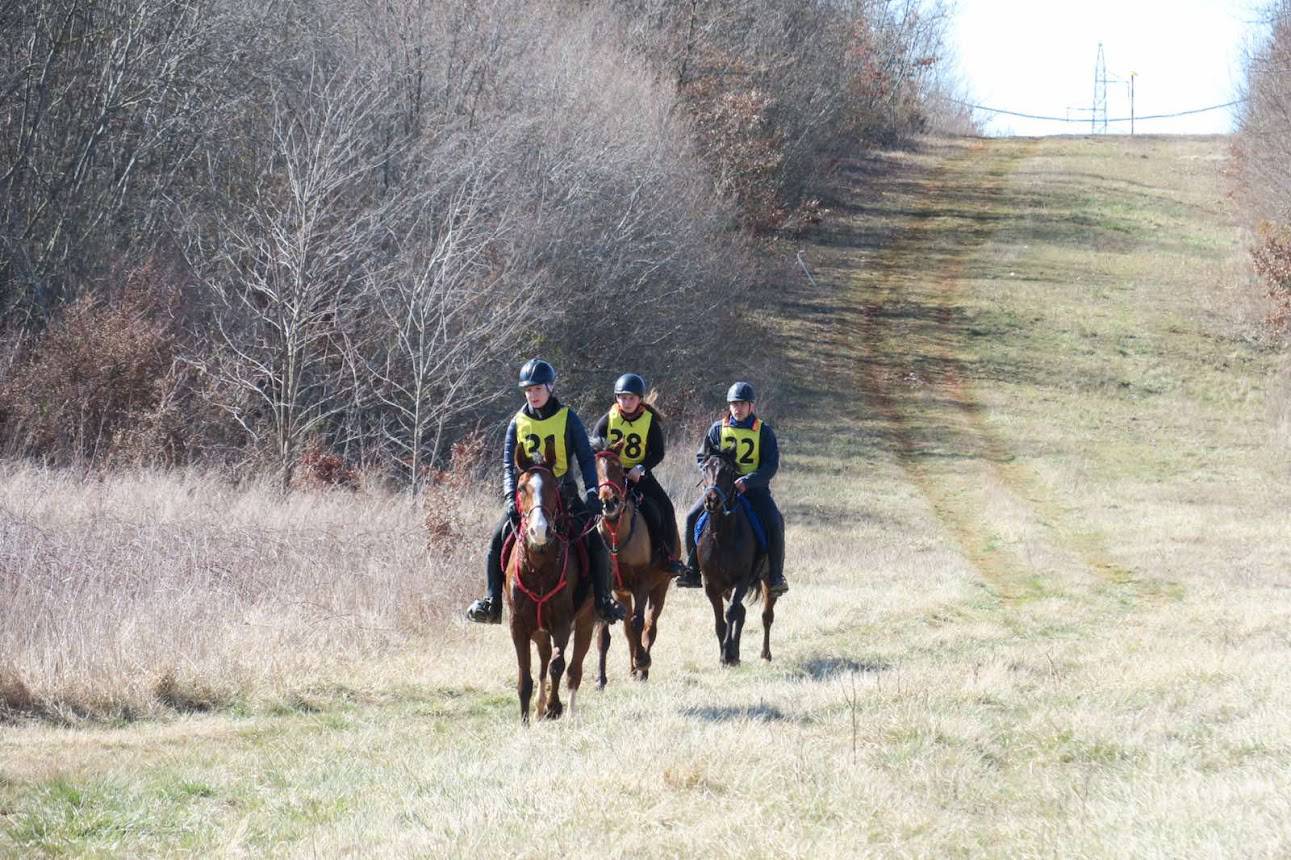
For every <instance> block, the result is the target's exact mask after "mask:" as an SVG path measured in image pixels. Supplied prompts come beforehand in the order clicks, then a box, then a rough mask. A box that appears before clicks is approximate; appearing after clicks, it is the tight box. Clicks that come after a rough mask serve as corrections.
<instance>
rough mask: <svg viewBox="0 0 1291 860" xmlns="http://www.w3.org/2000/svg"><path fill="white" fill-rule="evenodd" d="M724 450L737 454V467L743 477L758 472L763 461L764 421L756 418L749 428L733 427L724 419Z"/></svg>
mask: <svg viewBox="0 0 1291 860" xmlns="http://www.w3.org/2000/svg"><path fill="white" fill-rule="evenodd" d="M722 450H723V451H734V452H735V465H736V467H737V468H738V469H739V470H740V474H741V475H747V474H749V473H750V472H753V471H756V470H757V468H758V464H759V463H760V462H761V460H762V419H761V418H754V419H753V426H752V427H749V428H747V429H746V428H744V427H732V426H731V425H730V419H729V418H723V419H722Z"/></svg>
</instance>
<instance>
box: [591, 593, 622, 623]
mask: <svg viewBox="0 0 1291 860" xmlns="http://www.w3.org/2000/svg"><path fill="white" fill-rule="evenodd" d="M596 614H597V615H599V616H600V617H601V620H602V621H604V622H605V623H606V624H613V623H614V622H615V621H622V620H623V619H624V618H626V617H627V614H628V612H627V610H626V609H624V608H623V604H622V603H619V602H618V601H617V600H615V599H614V598H613V597H610V596H609V595H608V594H607V595H605V597H604V598H603V599H601V600H597V601H596Z"/></svg>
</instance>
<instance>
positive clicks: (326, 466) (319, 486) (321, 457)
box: [292, 439, 359, 490]
mask: <svg viewBox="0 0 1291 860" xmlns="http://www.w3.org/2000/svg"><path fill="white" fill-rule="evenodd" d="M292 484H293V486H295V487H296V488H297V489H301V490H326V489H332V488H337V487H339V488H343V489H347V490H355V489H358V486H359V472H358V470H357V469H355V468H354V467H353V466H351V465H349V464H348V463H346V462H345V458H344V457H342V456H341V455H340V454H337V453H336V452H335V451H331V450H329V449H328V448H327V447H326V446H325V445H324V444H323V442H322V441H321V440H318V439H314V440H312V441H311V442H310V444H309V446H308V447H307V448H306V449H305V451H304V453H302V454H301V455H300V459H299V461H298V462H297V463H296V468H295V469H293V470H292Z"/></svg>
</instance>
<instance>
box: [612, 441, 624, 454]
mask: <svg viewBox="0 0 1291 860" xmlns="http://www.w3.org/2000/svg"><path fill="white" fill-rule="evenodd" d="M626 444H627V440H626V439H620V440H619V441H617V442H615V443H614V444H613V445H611V446H610V450H611V451H613V452H614V453H615V454H622V453H623V446H624V445H626Z"/></svg>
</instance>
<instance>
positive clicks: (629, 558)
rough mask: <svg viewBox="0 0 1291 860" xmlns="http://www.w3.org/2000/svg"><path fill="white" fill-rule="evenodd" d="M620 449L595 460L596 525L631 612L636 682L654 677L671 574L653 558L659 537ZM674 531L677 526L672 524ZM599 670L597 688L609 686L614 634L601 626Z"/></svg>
mask: <svg viewBox="0 0 1291 860" xmlns="http://www.w3.org/2000/svg"><path fill="white" fill-rule="evenodd" d="M620 447H622V443H620V444H619V445H616V446H614V447H612V448H610V449H607V450H603V451H598V452H597V454H596V483H597V487H598V493H599V494H600V497H601V509H602V514H601V519H600V521H599V523H598V524H597V528H598V529H600V532H601V537H602V538H604V540H605V545H606V546H607V547H609V550H610V572H611V583H610V584H611V585H612V586H613V588H614V596H615V597H616V598H618V601H619V602H620V603H622V604H623V608H624V609H625V610H627V619H626V620H625V621H624V623H623V636H624V638H626V639H627V642H628V659H629V663H630V667H631V670H632V677H634V678H638V679H640V680H642V681H644V680H646V679H647V678H649V677H650V649H651V648H653V647H654V640H655V637H656V636H658V635H659V614H660V613H661V612H663V603H664V600H665V599H666V598H667V596H668V585H669V583H671V582H672V574H671V573H669V572H668V571H667V570H666V569H665V568H664V567H663V562H662V561H661V560H660V559H657V558H656V557H655V555H654V551H653V550H654V542H653V539H654V537H655V535H652V534H650V527H649V526H648V525H647V524H646V519H645V517H644V516H643V515H642V514H641V511H640V510H639V508H638V507H637V503H636V500H634V499H633V498H632V494H631V493H629V492H628V482H627V476H626V474H625V471H624V469H623V464H622V463H621V462H620V461H619V448H620ZM672 528H673V529H676V528H677V525H676V523H673V524H672ZM597 629H598V643H597V644H598V646H599V650H600V657H601V659H600V670H599V674H598V675H597V678H596V682H597V686H598V687H604V686H605V681H606V678H605V656H606V654H607V653H608V651H609V650H610V628H609V625H607V624H605V623H604V622H600V623H598V627H597Z"/></svg>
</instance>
